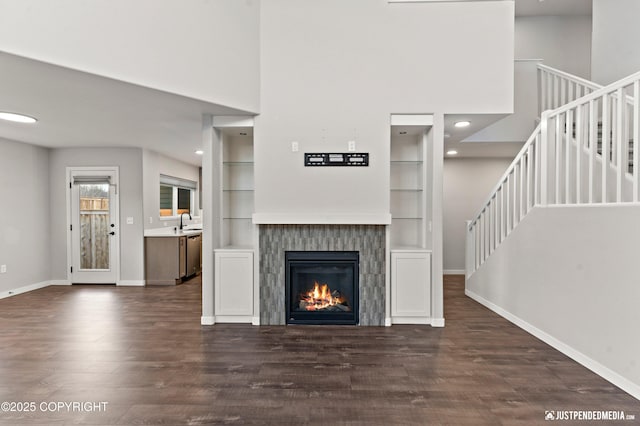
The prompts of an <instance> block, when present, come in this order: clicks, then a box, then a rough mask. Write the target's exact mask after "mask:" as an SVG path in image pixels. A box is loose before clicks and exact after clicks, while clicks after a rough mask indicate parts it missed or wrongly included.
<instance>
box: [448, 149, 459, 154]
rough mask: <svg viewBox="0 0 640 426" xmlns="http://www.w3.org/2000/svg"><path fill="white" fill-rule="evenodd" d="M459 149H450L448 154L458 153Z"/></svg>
mask: <svg viewBox="0 0 640 426" xmlns="http://www.w3.org/2000/svg"><path fill="white" fill-rule="evenodd" d="M457 154H458V151H456V150H455V149H450V150H449V151H447V155H457Z"/></svg>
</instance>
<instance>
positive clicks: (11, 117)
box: [0, 112, 38, 123]
mask: <svg viewBox="0 0 640 426" xmlns="http://www.w3.org/2000/svg"><path fill="white" fill-rule="evenodd" d="M0 119H2V120H7V121H13V122H16V123H35V122H36V121H38V120H36V119H35V118H33V117H29V116H28V115H24V114H17V113H15V112H0Z"/></svg>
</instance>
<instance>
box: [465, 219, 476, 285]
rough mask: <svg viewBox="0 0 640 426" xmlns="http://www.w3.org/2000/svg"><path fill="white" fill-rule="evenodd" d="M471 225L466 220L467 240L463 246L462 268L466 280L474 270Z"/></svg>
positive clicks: (473, 243) (474, 244)
mask: <svg viewBox="0 0 640 426" xmlns="http://www.w3.org/2000/svg"><path fill="white" fill-rule="evenodd" d="M471 223H472V221H470V220H467V222H466V226H467V227H466V234H467V239H466V245H465V261H464V268H465V277H467V278H469V277H470V276H471V274H473V273H474V271H475V269H476V255H475V247H476V242H475V238H474V235H473V231H472V230H471Z"/></svg>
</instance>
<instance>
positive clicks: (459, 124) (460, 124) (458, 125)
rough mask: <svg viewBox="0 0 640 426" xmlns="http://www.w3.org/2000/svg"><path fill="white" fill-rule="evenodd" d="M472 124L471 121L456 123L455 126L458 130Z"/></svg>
mask: <svg viewBox="0 0 640 426" xmlns="http://www.w3.org/2000/svg"><path fill="white" fill-rule="evenodd" d="M470 124H471V122H470V121H456V122H455V124H454V126H455V127H458V128H462V127H467V126H469V125H470Z"/></svg>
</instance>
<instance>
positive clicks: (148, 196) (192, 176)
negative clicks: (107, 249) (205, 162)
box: [142, 150, 200, 229]
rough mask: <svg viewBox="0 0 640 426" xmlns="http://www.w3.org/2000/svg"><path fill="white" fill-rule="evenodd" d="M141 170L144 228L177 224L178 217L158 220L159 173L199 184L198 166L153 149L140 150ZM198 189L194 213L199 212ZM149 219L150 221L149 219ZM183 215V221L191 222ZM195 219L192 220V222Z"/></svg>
mask: <svg viewBox="0 0 640 426" xmlns="http://www.w3.org/2000/svg"><path fill="white" fill-rule="evenodd" d="M142 172H143V181H144V184H143V185H144V189H143V192H144V229H152V228H161V227H164V226H178V225H179V224H180V220H179V219H173V220H166V219H165V220H160V175H161V174H162V175H167V176H173V177H177V178H181V179H187V180H190V181H193V182H196V183H198V184H199V180H200V178H199V170H198V167H196V166H193V165H191V164H187V163H184V162H182V161H179V160H176V159H174V158H170V157H167V156H165V155H162V154H159V153H157V152H155V151H150V150H143V151H142ZM199 209H200V205H199V202H198V191H197V190H196V193H195V206H194V213H195V214H196V215H198V214H199ZM150 219H151V221H150ZM188 219H189V218H188V217H187V216H185V217H184V223H192V221H189V220H188ZM196 220H197V219H194V220H193V223H195V222H196Z"/></svg>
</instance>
